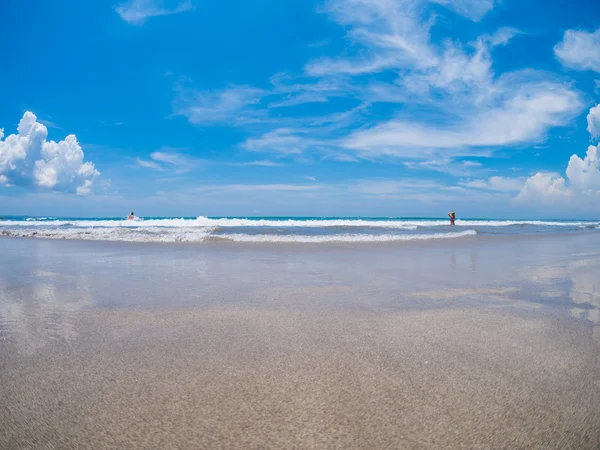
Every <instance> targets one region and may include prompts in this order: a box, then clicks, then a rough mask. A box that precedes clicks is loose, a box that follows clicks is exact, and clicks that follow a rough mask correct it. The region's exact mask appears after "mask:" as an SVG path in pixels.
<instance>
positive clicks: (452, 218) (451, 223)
mask: <svg viewBox="0 0 600 450" xmlns="http://www.w3.org/2000/svg"><path fill="white" fill-rule="evenodd" d="M448 217H450V225H454V221H455V220H456V213H455V212H454V211H452V212H449V213H448Z"/></svg>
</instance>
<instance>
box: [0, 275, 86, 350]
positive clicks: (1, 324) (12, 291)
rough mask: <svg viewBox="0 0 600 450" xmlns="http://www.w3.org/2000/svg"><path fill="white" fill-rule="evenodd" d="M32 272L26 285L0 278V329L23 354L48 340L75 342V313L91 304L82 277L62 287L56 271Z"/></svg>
mask: <svg viewBox="0 0 600 450" xmlns="http://www.w3.org/2000/svg"><path fill="white" fill-rule="evenodd" d="M31 275H32V277H31V278H32V279H33V280H35V281H33V284H28V285H26V286H21V285H17V284H14V283H11V282H10V281H9V279H8V278H0V331H3V334H7V336H4V338H5V339H11V340H14V341H15V344H16V348H17V350H18V351H19V352H20V353H22V354H23V355H26V356H31V355H34V354H35V353H36V352H37V351H39V350H41V349H42V348H44V347H45V346H46V345H48V344H49V342H50V341H51V340H55V339H59V340H62V341H64V342H67V343H68V342H72V341H74V340H75V339H76V338H77V332H76V331H75V329H76V327H75V324H76V322H77V315H78V313H79V311H80V310H81V309H83V308H85V307H88V306H90V305H91V304H92V301H91V298H92V297H91V294H90V290H89V287H88V282H87V279H86V277H85V276H79V277H76V278H75V279H73V280H71V281H70V282H69V285H68V286H66V287H64V288H61V287H60V285H57V282H58V280H59V274H57V273H55V272H50V271H33V273H32V274H31Z"/></svg>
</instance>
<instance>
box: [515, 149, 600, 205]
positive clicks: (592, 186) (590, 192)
mask: <svg viewBox="0 0 600 450" xmlns="http://www.w3.org/2000/svg"><path fill="white" fill-rule="evenodd" d="M516 200H517V201H520V202H534V203H535V202H540V203H543V204H567V202H568V204H569V205H570V206H571V207H585V208H588V209H589V208H592V209H598V207H599V206H600V145H598V146H593V145H590V146H589V147H588V150H587V153H586V156H585V157H584V158H583V159H582V158H580V157H579V156H577V155H572V156H571V158H570V159H569V164H568V166H567V170H566V178H564V177H563V176H561V175H560V174H558V173H555V172H538V173H536V174H535V175H533V176H532V177H530V178H528V179H527V181H526V182H525V185H524V186H523V188H522V189H521V191H520V192H519V194H518V195H517V197H516Z"/></svg>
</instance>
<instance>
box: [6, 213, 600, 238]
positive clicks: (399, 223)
mask: <svg viewBox="0 0 600 450" xmlns="http://www.w3.org/2000/svg"><path fill="white" fill-rule="evenodd" d="M598 230H600V221H590V220H550V221H539V220H502V219H457V220H456V225H454V226H451V225H450V224H449V220H448V219H443V218H422V217H413V218H410V217H409V218H403V217H204V216H200V217H140V218H136V220H126V219H125V218H117V217H107V218H66V217H24V216H23V217H4V218H2V219H0V236H12V237H30V238H48V239H80V240H104V241H125V242H195V243H202V242H214V241H229V242H266V243H299V244H300V243H315V244H318V243H336V242H339V243H343V242H351V243H361V242H364V243H369V242H394V241H419V240H422V241H429V240H435V239H437V240H439V239H474V238H477V237H478V236H483V235H507V234H511V235H522V234H540V233H558V232H560V233H567V232H568V233H590V232H597V231H598Z"/></svg>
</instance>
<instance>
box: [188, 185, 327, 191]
mask: <svg viewBox="0 0 600 450" xmlns="http://www.w3.org/2000/svg"><path fill="white" fill-rule="evenodd" d="M322 188H323V186H319V185H315V184H219V185H213V186H202V187H199V188H197V190H198V191H221V192H251V191H291V192H298V191H314V190H318V189H322Z"/></svg>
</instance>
